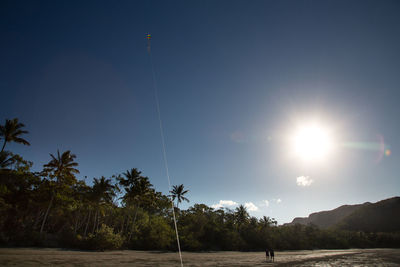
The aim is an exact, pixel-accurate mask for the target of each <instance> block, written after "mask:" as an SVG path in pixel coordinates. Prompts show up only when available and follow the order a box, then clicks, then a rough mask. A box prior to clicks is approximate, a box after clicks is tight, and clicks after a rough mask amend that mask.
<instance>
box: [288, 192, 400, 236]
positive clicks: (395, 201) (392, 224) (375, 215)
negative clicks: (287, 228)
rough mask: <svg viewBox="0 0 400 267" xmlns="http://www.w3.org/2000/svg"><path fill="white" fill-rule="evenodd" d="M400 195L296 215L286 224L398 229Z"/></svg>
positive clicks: (354, 229)
mask: <svg viewBox="0 0 400 267" xmlns="http://www.w3.org/2000/svg"><path fill="white" fill-rule="evenodd" d="M399 214H400V197H393V198H389V199H385V200H382V201H379V202H376V203H370V202H366V203H364V204H357V205H343V206H340V207H338V208H336V209H333V210H329V211H321V212H315V213H312V214H310V215H309V216H308V217H297V218H294V219H293V221H292V222H291V223H289V224H287V225H294V224H302V225H309V224H313V225H316V226H318V227H319V228H321V229H326V228H329V227H335V228H339V229H343V230H351V231H366V232H378V231H379V232H393V231H399V230H400V216H398V215H399Z"/></svg>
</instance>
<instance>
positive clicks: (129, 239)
mask: <svg viewBox="0 0 400 267" xmlns="http://www.w3.org/2000/svg"><path fill="white" fill-rule="evenodd" d="M138 209H139V205H138V206H137V207H136V211H135V216H134V217H133V222H132V227H131V232H130V233H129V238H128V242H129V241H131V237H132V232H133V227H134V226H135V222H136V216H137V212H138Z"/></svg>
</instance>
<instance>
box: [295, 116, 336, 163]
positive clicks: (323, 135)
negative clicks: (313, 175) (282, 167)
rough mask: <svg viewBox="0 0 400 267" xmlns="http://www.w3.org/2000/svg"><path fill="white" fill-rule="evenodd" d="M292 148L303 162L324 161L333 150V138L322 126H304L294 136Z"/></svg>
mask: <svg viewBox="0 0 400 267" xmlns="http://www.w3.org/2000/svg"><path fill="white" fill-rule="evenodd" d="M292 148H293V150H294V154H295V155H296V157H298V158H300V159H301V160H304V161H322V160H325V159H326V158H327V156H328V154H329V153H330V152H331V150H332V137H331V135H330V132H329V131H328V130H327V129H326V128H324V127H323V126H321V125H318V124H310V125H304V126H301V127H298V128H297V130H296V131H295V133H294V135H293V136H292Z"/></svg>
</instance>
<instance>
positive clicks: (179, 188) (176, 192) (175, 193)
mask: <svg viewBox="0 0 400 267" xmlns="http://www.w3.org/2000/svg"><path fill="white" fill-rule="evenodd" d="M169 192H170V193H171V195H170V197H172V201H174V200H175V199H176V207H177V208H178V206H179V203H181V202H182V201H183V200H185V201H187V202H189V199H187V198H186V197H184V195H185V194H186V193H187V192H189V190H184V186H183V184H181V185H174V186H173V187H172V190H171V191H169Z"/></svg>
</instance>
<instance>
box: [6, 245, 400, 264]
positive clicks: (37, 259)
mask: <svg viewBox="0 0 400 267" xmlns="http://www.w3.org/2000/svg"><path fill="white" fill-rule="evenodd" d="M183 262H184V266H399V265H400V249H349V250H313V251H308V250H304V251H278V252H276V256H275V262H274V263H272V262H268V261H266V259H265V253H263V252H230V251H228V252H201V253H196V252H183ZM0 265H1V266H55V265H57V266H179V265H180V264H179V256H178V254H177V253H172V252H159V251H131V250H120V251H109V252H89V251H73V250H62V249H41V248H1V249H0Z"/></svg>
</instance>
